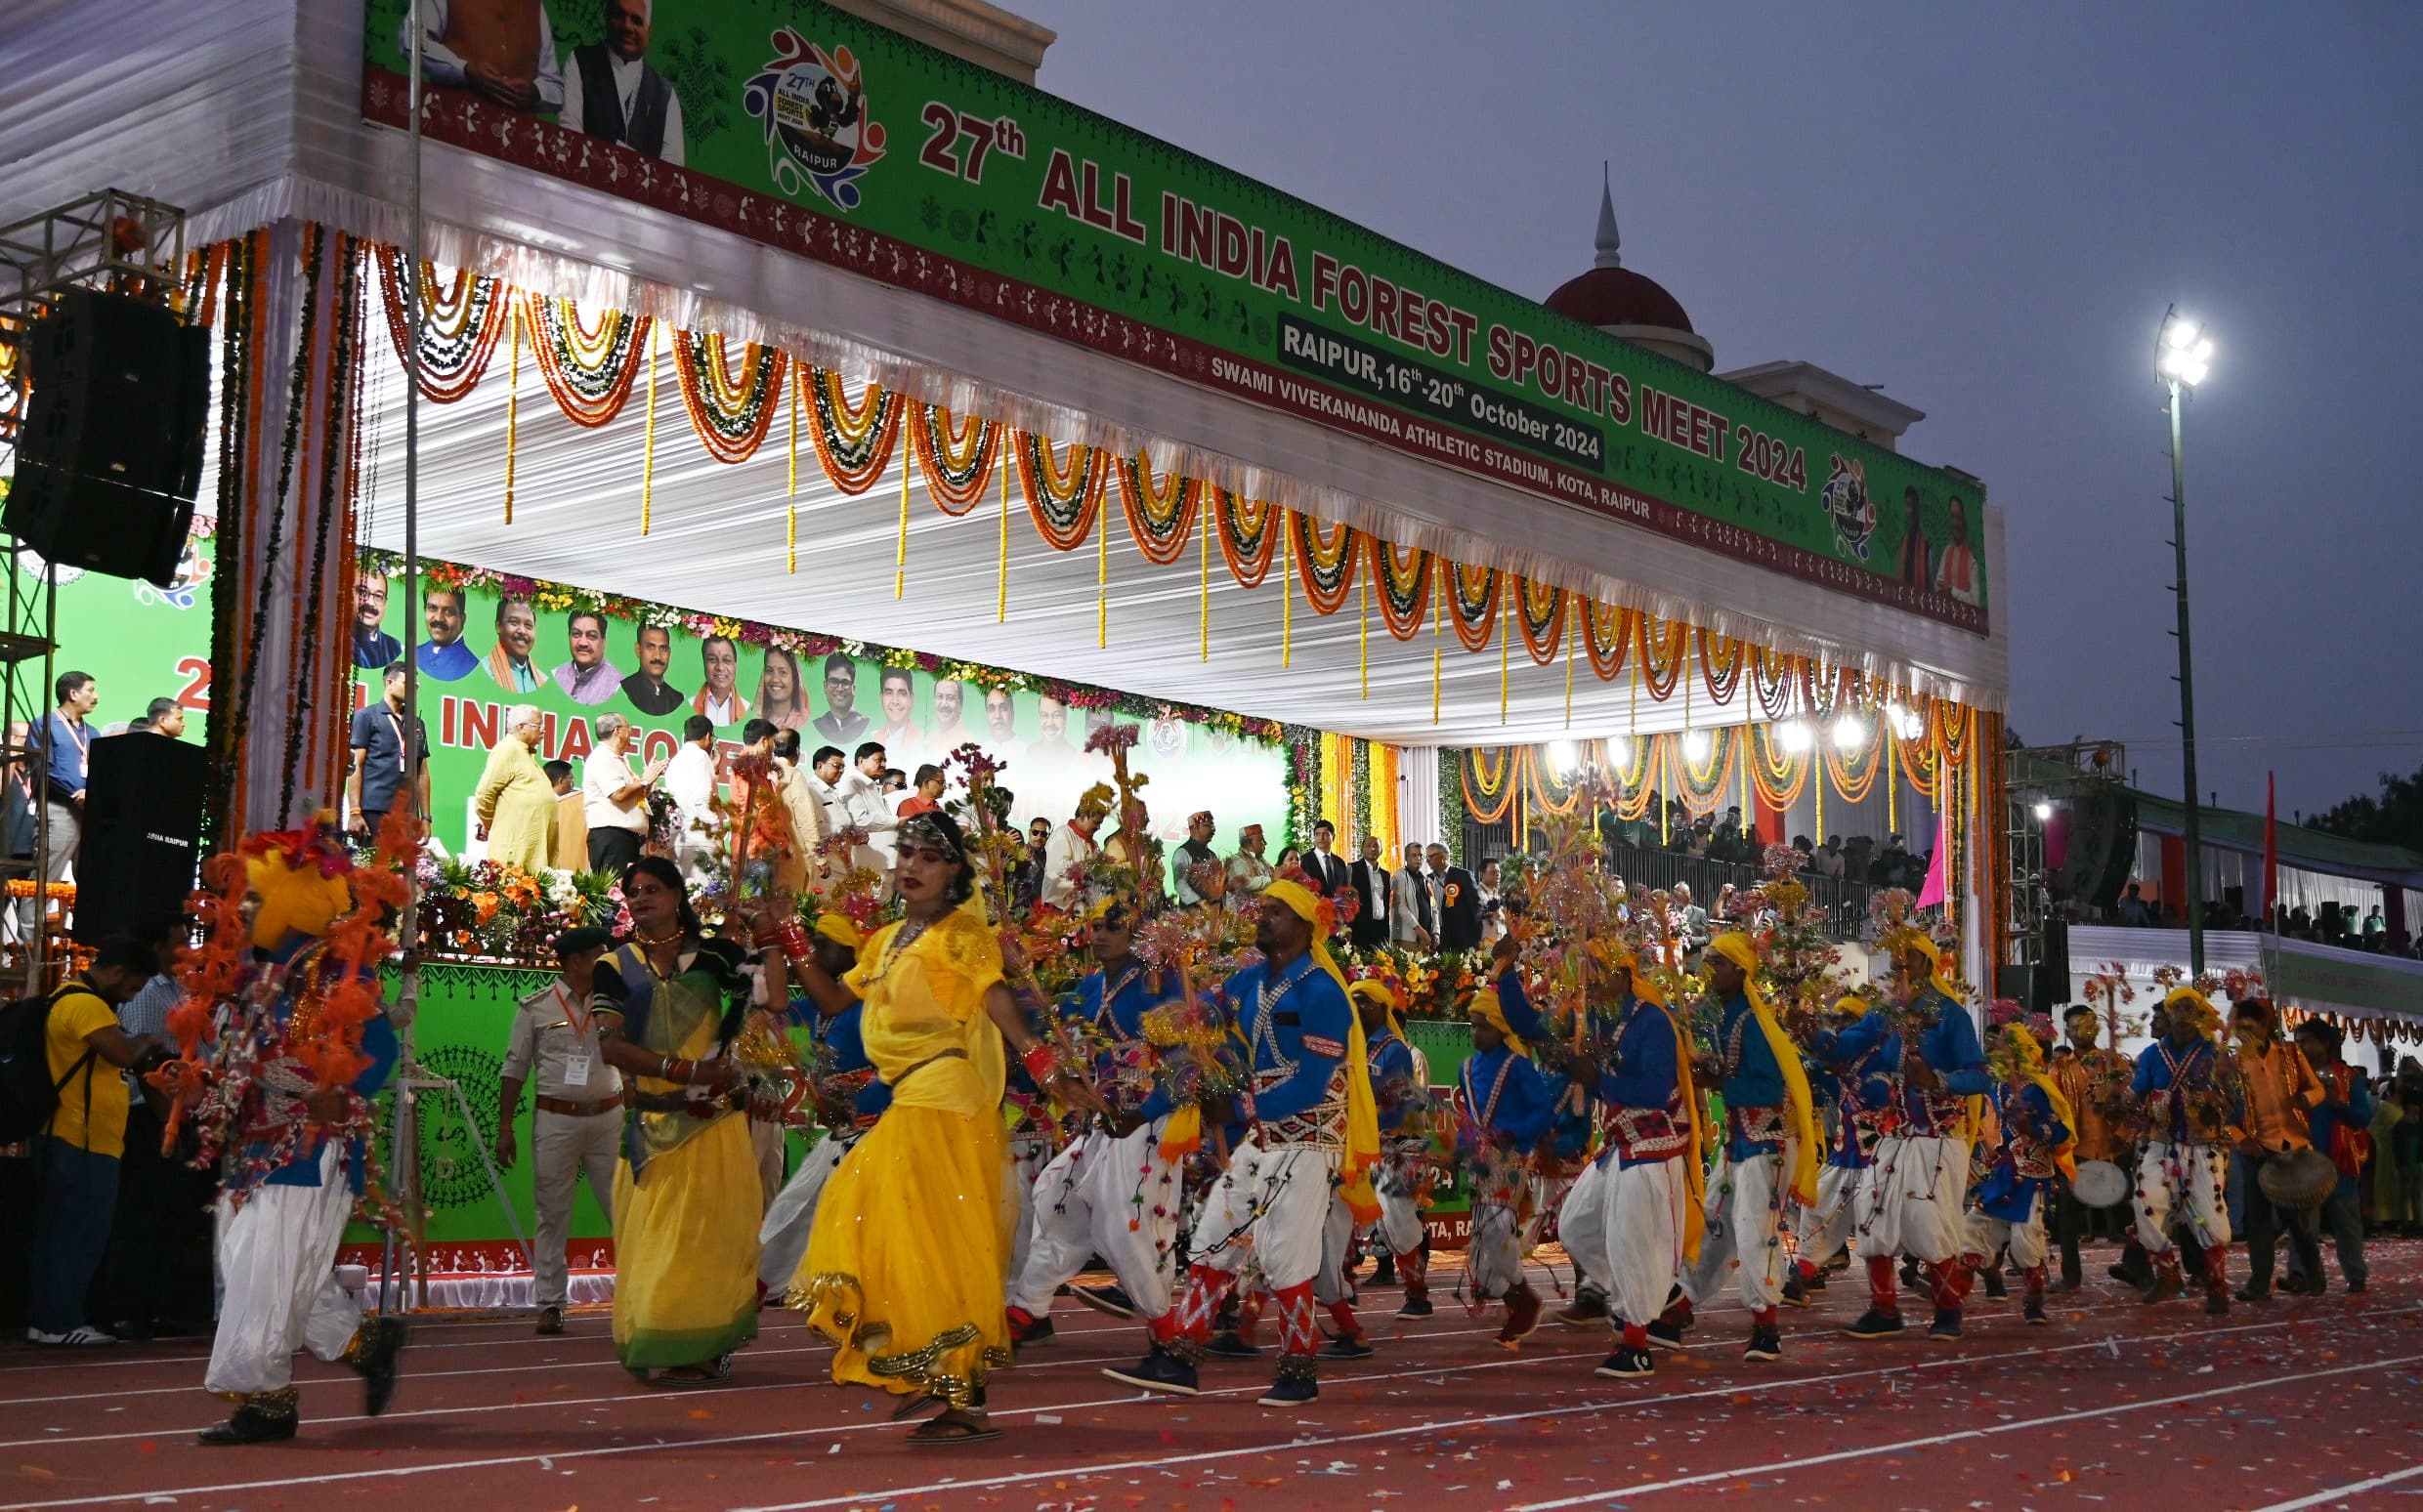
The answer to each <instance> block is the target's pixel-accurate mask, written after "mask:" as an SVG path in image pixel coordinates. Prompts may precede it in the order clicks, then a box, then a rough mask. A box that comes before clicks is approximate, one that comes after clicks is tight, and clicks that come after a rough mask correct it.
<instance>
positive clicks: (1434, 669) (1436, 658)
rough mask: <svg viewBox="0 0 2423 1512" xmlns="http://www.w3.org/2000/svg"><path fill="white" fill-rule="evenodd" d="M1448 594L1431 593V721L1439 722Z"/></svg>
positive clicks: (1434, 723) (1433, 722) (1433, 723)
mask: <svg viewBox="0 0 2423 1512" xmlns="http://www.w3.org/2000/svg"><path fill="white" fill-rule="evenodd" d="M1446 617H1447V595H1445V594H1443V593H1433V594H1431V595H1430V723H1431V724H1432V725H1436V724H1437V723H1438V722H1439V663H1440V651H1442V650H1443V649H1444V647H1445V644H1446V626H1445V624H1444V623H1443V621H1445V619H1446Z"/></svg>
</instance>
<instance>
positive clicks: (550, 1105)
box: [532, 1092, 622, 1118]
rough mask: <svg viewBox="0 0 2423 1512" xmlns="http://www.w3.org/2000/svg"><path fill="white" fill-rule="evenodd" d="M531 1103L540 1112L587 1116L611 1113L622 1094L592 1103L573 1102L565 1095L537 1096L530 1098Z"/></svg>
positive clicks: (618, 1106) (620, 1102)
mask: <svg viewBox="0 0 2423 1512" xmlns="http://www.w3.org/2000/svg"><path fill="white" fill-rule="evenodd" d="M532 1103H533V1104H534V1105H535V1106H536V1108H537V1109H538V1111H539V1112H540V1113H563V1114H565V1115H567V1116H568V1117H574V1118H587V1117H590V1116H593V1115H594V1114H597V1113H613V1112H614V1111H615V1110H616V1109H617V1108H620V1107H621V1106H622V1094H621V1093H619V1092H617V1093H616V1094H615V1095H614V1096H612V1097H609V1098H603V1099H600V1100H599V1101H597V1102H594V1103H575V1102H574V1101H573V1100H572V1099H570V1098H566V1097H539V1098H534V1099H532Z"/></svg>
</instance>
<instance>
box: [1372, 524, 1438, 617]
mask: <svg viewBox="0 0 2423 1512" xmlns="http://www.w3.org/2000/svg"><path fill="white" fill-rule="evenodd" d="M1363 544H1364V549H1365V550H1366V551H1368V552H1369V553H1370V554H1371V559H1372V562H1371V573H1372V581H1373V582H1374V583H1376V584H1378V585H1379V589H1380V593H1379V599H1380V622H1381V623H1382V624H1383V625H1386V626H1387V627H1388V633H1389V634H1390V635H1392V636H1394V637H1396V638H1397V639H1398V640H1400V641H1410V640H1412V639H1413V638H1414V637H1415V636H1417V635H1419V634H1421V633H1422V622H1423V621H1424V620H1425V619H1427V618H1429V617H1430V589H1431V585H1432V581H1433V579H1434V577H1435V576H1436V573H1435V571H1434V569H1433V568H1434V561H1435V559H1433V558H1432V557H1431V555H1430V554H1429V553H1428V552H1426V551H1424V550H1421V549H1420V548H1419V547H1416V548H1413V549H1410V550H1408V549H1405V548H1402V547H1398V546H1395V545H1392V544H1391V543H1389V542H1387V541H1383V540H1382V539H1381V538H1380V537H1378V536H1376V535H1367V536H1365V537H1364V538H1363Z"/></svg>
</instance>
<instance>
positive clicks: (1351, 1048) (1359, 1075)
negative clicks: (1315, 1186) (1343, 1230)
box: [1262, 876, 1380, 1223]
mask: <svg viewBox="0 0 2423 1512" xmlns="http://www.w3.org/2000/svg"><path fill="white" fill-rule="evenodd" d="M1262 901H1263V902H1264V903H1277V904H1278V905H1279V906H1280V907H1282V908H1285V909H1287V910H1288V911H1289V912H1290V913H1293V914H1295V915H1296V916H1297V918H1299V919H1302V920H1303V921H1304V922H1305V923H1307V924H1310V925H1311V926H1312V962H1313V964H1314V965H1315V966H1317V967H1319V968H1320V969H1321V970H1322V971H1323V972H1325V973H1327V974H1328V976H1329V979H1330V980H1331V981H1332V982H1335V983H1337V984H1338V989H1339V991H1340V992H1344V993H1346V994H1347V998H1348V1003H1347V1006H1348V1007H1349V1009H1351V1008H1352V1006H1353V1001H1352V992H1351V990H1350V989H1349V988H1348V987H1347V986H1346V978H1345V974H1344V973H1342V972H1340V971H1339V969H1338V962H1337V961H1336V960H1334V959H1333V958H1332V957H1331V955H1330V946H1329V938H1330V931H1331V930H1332V929H1334V928H1336V927H1337V921H1338V908H1337V905H1336V904H1334V903H1331V902H1330V901H1329V900H1328V899H1326V898H1323V897H1321V896H1320V895H1319V894H1318V893H1315V892H1314V891H1313V890H1312V889H1310V888H1308V887H1306V886H1304V884H1302V883H1301V882H1298V881H1297V880H1295V878H1294V877H1293V876H1283V877H1280V878H1278V879H1276V880H1275V881H1273V882H1272V883H1271V884H1270V885H1269V886H1268V887H1266V888H1264V889H1262ZM1345 1071H1346V1160H1345V1166H1344V1168H1343V1169H1342V1170H1341V1171H1340V1172H1339V1179H1340V1182H1341V1186H1340V1189H1339V1196H1341V1197H1344V1198H1345V1201H1346V1206H1347V1208H1348V1209H1349V1210H1350V1211H1351V1212H1352V1213H1353V1214H1354V1216H1355V1221H1356V1222H1357V1223H1373V1222H1377V1221H1378V1220H1379V1217H1380V1198H1379V1197H1378V1196H1376V1195H1375V1194H1374V1193H1373V1191H1372V1167H1373V1166H1374V1165H1376V1164H1378V1163H1379V1161H1380V1104H1379V1102H1378V1101H1377V1100H1376V1099H1374V1098H1373V1096H1372V1068H1371V1052H1370V1050H1369V1048H1368V1047H1367V1046H1366V1045H1365V1043H1364V1039H1363V1021H1362V1019H1361V1018H1360V1017H1358V1016H1357V1015H1355V1014H1354V1013H1352V1012H1349V1013H1348V1014H1347V1015H1346V1064H1345Z"/></svg>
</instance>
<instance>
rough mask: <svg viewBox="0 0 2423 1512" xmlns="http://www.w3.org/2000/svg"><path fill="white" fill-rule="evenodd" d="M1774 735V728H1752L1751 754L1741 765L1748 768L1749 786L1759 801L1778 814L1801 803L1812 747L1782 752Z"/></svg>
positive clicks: (1771, 726)
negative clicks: (1756, 790)
mask: <svg viewBox="0 0 2423 1512" xmlns="http://www.w3.org/2000/svg"><path fill="white" fill-rule="evenodd" d="M1776 735H1777V729H1776V727H1775V726H1774V725H1771V724H1764V725H1755V726H1753V727H1751V732H1750V753H1749V756H1748V759H1747V760H1746V761H1745V763H1744V765H1746V766H1747V767H1748V768H1749V771H1750V780H1751V785H1752V786H1753V787H1755V788H1757V789H1758V793H1759V801H1760V802H1761V803H1764V804H1765V805H1766V806H1767V807H1768V808H1770V809H1775V810H1778V811H1781V810H1786V809H1789V808H1791V807H1792V806H1793V805H1794V804H1796V803H1798V802H1800V801H1801V794H1802V793H1803V792H1805V791H1807V787H1808V775H1809V772H1810V770H1811V767H1812V765H1813V764H1812V762H1811V760H1810V757H1811V755H1812V754H1813V747H1812V748H1811V749H1810V750H1802V751H1787V750H1783V749H1781V747H1780V746H1779V744H1778V742H1777V739H1776Z"/></svg>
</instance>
